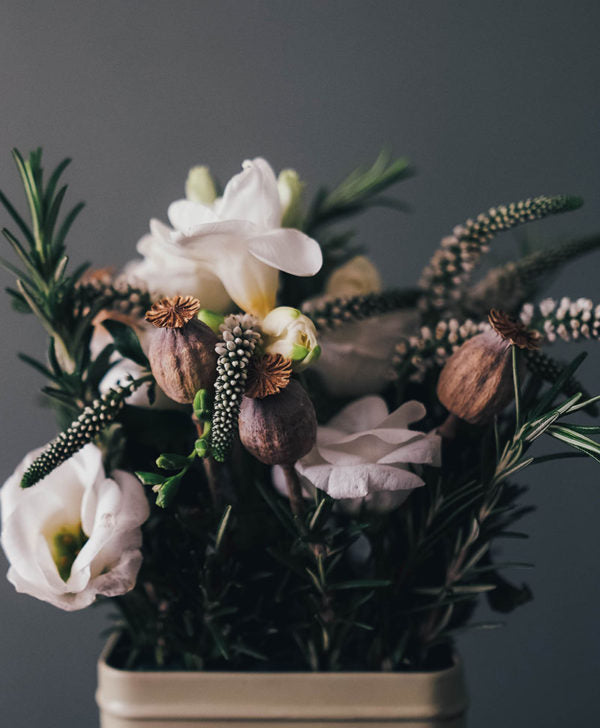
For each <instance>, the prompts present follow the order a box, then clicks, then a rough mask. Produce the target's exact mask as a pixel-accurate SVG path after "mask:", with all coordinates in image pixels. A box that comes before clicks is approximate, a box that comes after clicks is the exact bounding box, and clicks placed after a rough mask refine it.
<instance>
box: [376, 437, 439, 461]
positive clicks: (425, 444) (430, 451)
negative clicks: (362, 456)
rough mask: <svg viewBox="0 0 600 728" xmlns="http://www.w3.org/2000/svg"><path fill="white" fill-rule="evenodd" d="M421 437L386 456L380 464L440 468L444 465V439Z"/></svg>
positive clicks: (381, 459)
mask: <svg viewBox="0 0 600 728" xmlns="http://www.w3.org/2000/svg"><path fill="white" fill-rule="evenodd" d="M414 434H416V435H419V436H418V437H415V438H414V439H412V440H411V441H409V442H406V443H404V444H403V445H402V446H401V447H399V448H398V449H397V450H393V451H392V452H390V453H388V454H387V455H384V456H383V457H382V458H380V459H379V462H380V463H382V464H383V463H385V464H388V465H393V464H394V465H395V464H399V463H421V464H423V465H433V466H434V467H436V468H438V467H439V466H440V465H441V463H442V438H441V437H440V436H439V435H433V434H432V435H424V436H423V435H420V433H414Z"/></svg>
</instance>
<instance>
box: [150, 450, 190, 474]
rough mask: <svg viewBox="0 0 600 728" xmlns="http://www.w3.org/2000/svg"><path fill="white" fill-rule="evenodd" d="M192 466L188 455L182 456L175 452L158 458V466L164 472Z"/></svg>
mask: <svg viewBox="0 0 600 728" xmlns="http://www.w3.org/2000/svg"><path fill="white" fill-rule="evenodd" d="M189 464H190V458H189V456H187V455H180V454H179V453H175V452H165V453H161V454H160V455H159V456H158V457H157V458H156V466H157V467H159V468H162V469H163V470H178V469H179V468H185V467H186V466H188V465H189Z"/></svg>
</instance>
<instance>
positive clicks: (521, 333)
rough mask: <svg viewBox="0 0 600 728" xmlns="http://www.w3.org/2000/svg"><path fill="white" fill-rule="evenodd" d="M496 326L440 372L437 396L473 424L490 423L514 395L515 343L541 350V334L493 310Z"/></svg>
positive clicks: (468, 344) (456, 354)
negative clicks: (513, 367)
mask: <svg viewBox="0 0 600 728" xmlns="http://www.w3.org/2000/svg"><path fill="white" fill-rule="evenodd" d="M489 321H490V324H491V326H492V328H491V329H490V330H489V331H485V332H484V333H482V334H478V335H477V336H474V337H473V338H472V339H469V340H468V341H466V342H465V343H464V344H463V345H462V346H461V347H460V348H459V349H457V350H456V351H455V352H454V354H452V356H451V357H450V358H449V359H448V361H447V362H446V364H445V366H444V368H443V369H442V371H441V373H440V378H439V381H438V385H437V395H438V398H439V400H440V402H441V403H442V404H443V405H444V407H446V409H447V410H448V411H449V412H451V413H452V414H454V415H456V416H457V417H460V418H461V419H463V420H465V421H466V422H470V423H471V424H473V425H482V424H485V423H486V422H490V421H491V420H492V419H493V418H494V416H495V415H497V414H499V413H500V412H501V411H502V410H503V409H504V408H505V407H506V406H507V405H508V404H509V403H510V402H511V401H512V400H513V397H514V383H513V372H512V351H511V346H512V345H513V344H514V345H515V346H517V347H519V348H521V349H537V348H538V346H539V339H540V335H539V334H538V332H536V331H528V330H527V329H526V328H525V326H524V325H523V324H522V323H520V322H517V321H513V320H512V319H511V318H510V317H509V316H508V315H507V314H504V313H502V312H500V311H494V310H492V311H491V312H490V316H489Z"/></svg>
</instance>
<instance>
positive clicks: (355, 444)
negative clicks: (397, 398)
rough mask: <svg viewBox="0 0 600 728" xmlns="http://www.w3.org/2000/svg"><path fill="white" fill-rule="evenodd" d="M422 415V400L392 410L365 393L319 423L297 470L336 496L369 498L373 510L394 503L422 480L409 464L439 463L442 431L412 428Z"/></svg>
mask: <svg viewBox="0 0 600 728" xmlns="http://www.w3.org/2000/svg"><path fill="white" fill-rule="evenodd" d="M424 416H425V407H423V405H422V404H421V403H420V402H415V401H411V402H406V403H405V404H403V405H402V406H401V407H399V408H398V409H397V410H395V411H394V412H392V413H391V414H388V410H387V405H386V404H385V402H384V400H383V399H382V398H381V397H373V396H371V397H363V398H362V399H359V400H356V401H355V402H353V403H352V404H350V405H348V406H347V407H345V408H344V409H343V410H342V411H341V412H340V413H339V414H338V415H336V416H335V417H334V418H333V419H332V420H330V421H329V422H328V423H327V425H326V426H323V427H319V428H318V430H317V442H316V445H315V447H314V448H313V449H312V450H311V451H310V452H309V453H308V455H306V456H305V457H303V458H301V459H300V460H299V461H298V462H297V463H296V470H297V471H298V473H299V474H300V476H301V477H302V478H303V479H304V480H305V481H308V482H309V483H310V484H312V485H313V486H315V487H316V488H319V489H321V490H323V491H325V492H326V493H328V494H329V495H330V496H331V497H332V498H336V499H338V498H351V499H356V498H370V499H371V500H372V506H373V508H374V509H375V510H386V509H388V508H390V507H396V506H398V505H400V503H402V502H403V501H404V500H405V499H406V498H407V497H408V495H409V493H410V491H411V490H413V489H414V488H418V487H419V486H421V485H423V484H424V481H423V479H422V478H421V477H419V475H417V474H416V473H415V472H413V471H412V470H411V469H410V466H411V465H433V466H436V467H439V465H440V463H441V438H440V437H439V435H435V434H425V433H423V432H418V431H415V430H409V429H408V425H409V424H411V423H412V422H417V421H418V420H421V419H423V417H424Z"/></svg>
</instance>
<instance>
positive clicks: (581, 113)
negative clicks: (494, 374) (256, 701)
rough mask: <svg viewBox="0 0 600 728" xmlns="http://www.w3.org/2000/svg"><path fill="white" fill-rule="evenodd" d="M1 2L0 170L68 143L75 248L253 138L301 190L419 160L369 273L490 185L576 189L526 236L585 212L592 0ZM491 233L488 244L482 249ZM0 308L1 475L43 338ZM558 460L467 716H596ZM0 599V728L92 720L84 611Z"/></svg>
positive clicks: (521, 549) (90, 255)
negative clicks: (517, 600) (30, 363)
mask: <svg viewBox="0 0 600 728" xmlns="http://www.w3.org/2000/svg"><path fill="white" fill-rule="evenodd" d="M0 21H1V22H0V100H1V103H2V119H3V123H2V127H1V128H0V186H1V188H2V189H3V190H4V191H6V192H8V193H10V196H14V195H15V194H17V192H18V186H17V182H16V175H15V172H14V169H13V167H12V163H11V160H10V155H9V150H10V148H11V146H13V145H17V146H19V147H21V148H22V149H24V150H27V149H28V148H31V147H33V146H35V145H38V144H42V145H43V146H44V148H45V149H46V153H47V159H48V163H49V164H50V163H55V162H56V161H58V159H59V158H60V157H62V156H64V155H71V156H72V157H74V159H75V163H74V164H73V167H72V169H71V170H70V171H69V174H68V179H69V180H70V182H71V185H72V191H73V192H72V195H73V196H72V198H71V199H72V200H73V201H75V200H76V199H79V198H84V199H85V200H87V202H88V207H87V209H86V211H85V213H84V215H83V216H82V218H81V220H80V222H79V223H78V225H77V226H76V228H75V230H74V233H73V235H72V237H71V241H70V243H71V245H70V247H71V251H72V257H73V259H74V260H75V261H77V262H80V261H82V260H84V259H93V260H94V261H95V262H96V263H98V264H111V263H119V264H120V263H123V262H125V261H126V260H127V259H128V258H130V257H132V256H133V252H134V244H135V242H136V240H137V239H138V238H139V237H140V236H141V235H142V234H143V233H144V232H145V231H146V229H147V222H148V219H149V218H150V217H151V216H159V217H163V218H164V217H165V213H166V207H167V205H168V203H169V202H171V201H172V200H173V199H175V198H176V197H178V196H180V195H181V194H182V187H183V180H184V178H185V174H186V171H187V169H188V167H189V166H191V165H192V164H195V163H200V162H207V163H209V164H210V165H211V166H212V168H213V169H214V170H215V172H217V173H218V174H219V176H220V177H221V178H222V179H227V178H228V177H229V176H230V175H231V174H233V173H235V172H236V171H237V170H238V167H239V164H240V162H241V161H242V159H244V158H246V157H250V156H254V155H258V154H260V155H264V156H265V157H266V158H267V159H269V160H270V161H271V163H272V164H273V166H274V167H275V168H276V169H278V168H281V167H283V166H294V167H296V168H297V169H298V170H299V171H300V173H301V175H302V176H303V178H305V179H306V180H307V181H308V182H309V183H310V184H312V185H313V189H314V185H316V184H317V183H319V182H321V181H330V182H334V181H336V180H337V179H339V177H340V176H341V175H342V174H344V173H345V172H346V171H348V170H349V169H350V168H352V167H353V165H356V164H357V163H359V162H365V161H369V160H370V159H372V158H373V156H374V155H375V154H376V153H377V151H378V150H379V149H380V147H381V146H382V145H388V146H389V147H390V148H391V149H393V150H394V152H395V153H398V154H406V155H409V156H410V157H411V158H412V159H413V160H414V162H415V164H416V165H417V167H418V169H419V175H418V177H417V178H416V179H414V180H412V181H410V182H407V183H405V184H404V186H403V187H402V189H401V193H402V195H403V196H404V197H405V199H407V200H408V201H410V203H411V204H412V205H413V206H414V210H415V211H414V213H413V214H412V215H410V216H399V215H397V214H396V213H392V212H385V211H381V212H378V213H373V214H372V215H370V217H369V218H368V219H367V220H365V222H364V223H363V224H362V225H361V237H362V239H363V241H364V242H365V243H368V244H369V245H370V246H371V250H372V251H373V256H374V258H375V259H376V261H377V262H378V263H379V264H380V265H381V266H382V268H383V269H384V271H385V279H386V282H387V283H389V284H392V283H393V284H410V283H412V282H413V281H414V280H415V277H416V276H417V275H418V272H419V271H420V269H421V268H422V266H423V264H424V263H425V262H426V260H427V259H428V257H429V255H430V253H431V251H432V250H433V247H434V246H435V245H436V244H437V242H438V240H439V238H440V237H441V236H442V235H443V234H445V233H446V232H447V231H448V230H450V229H451V227H452V226H453V225H454V224H456V223H458V222H461V221H462V220H463V219H464V218H466V217H467V216H469V215H471V214H474V213H477V212H479V211H480V210H483V209H486V208H487V207H489V206H490V205H491V204H495V203H498V202H507V201H510V200H513V199H518V198H520V197H523V196H528V195H534V194H540V193H544V192H549V193H557V192H570V193H579V194H582V195H583V196H584V197H585V198H586V202H587V204H586V206H585V208H584V209H583V210H582V211H579V212H577V213H574V214H572V215H570V216H565V217H563V218H561V219H560V220H559V219H557V220H553V221H546V222H544V223H541V224H538V225H537V227H536V228H535V232H536V233H539V234H540V235H543V236H545V237H547V238H548V240H552V239H554V238H556V237H557V236H559V235H561V234H569V233H575V232H577V233H584V232H591V231H594V230H598V229H600V215H599V213H598V192H599V185H598V169H599V167H600V153H599V145H598V131H599V125H598V122H599V109H600V107H599V103H598V88H600V68H599V63H598V61H599V54H598V41H597V34H598V23H599V21H600V6H599V5H598V3H597V2H595V1H593V0H590V1H589V2H583V1H576V2H571V3H563V2H558V1H557V2H550V1H549V0H546V2H516V1H514V0H510V1H509V0H504V2H502V3H499V2H497V3H495V2H487V3H482V2H481V1H477V0H469V1H468V2H466V1H464V0H463V2H447V1H444V0H440V1H437V2H434V1H425V2H407V1H405V0H395V1H394V0H390V1H383V0H380V1H373V0H371V1H370V2H357V1H354V0H345V1H341V0H339V1H338V0H335V1H334V0H329V1H318V0H301V1H300V2H299V1H298V0H295V1H294V2H291V1H280V2H273V1H271V2H269V1H262V2H250V1H248V0H246V1H242V0H238V1H237V2H234V1H233V0H221V1H220V2H192V1H191V0H188V1H187V2H183V1H181V2H167V1H166V0H164V1H162V2H161V1H151V2H150V1H148V0H146V1H144V2H142V1H141V0H140V1H137V2H125V1H122V2H116V1H115V0H104V1H103V2H101V3H92V2H87V3H82V2H63V1H60V2H55V3H47V2H43V1H40V2H31V1H29V2H24V1H23V0H21V1H19V2H17V1H16V0H10V1H9V2H7V1H6V0H5V1H4V2H3V3H2V12H1V15H0ZM2 224H6V216H4V220H3V221H2ZM512 250H514V242H512V241H511V239H510V238H507V237H506V236H504V237H503V238H501V239H500V240H498V243H497V246H496V248H495V251H496V255H497V256H498V257H499V258H501V257H502V256H504V255H507V254H508V253H509V252H510V251H512ZM599 260H600V256H598V255H596V256H595V257H594V256H592V257H589V258H588V259H587V260H586V262H585V264H583V265H579V266H572V267H571V268H570V269H569V270H568V271H567V272H566V273H565V274H563V275H562V276H561V277H560V278H559V279H558V280H557V281H556V283H555V284H554V286H553V292H554V293H555V294H557V295H560V294H562V293H564V294H569V295H572V296H581V295H586V296H592V297H594V296H595V297H596V300H598V285H597V274H598V262H599ZM2 275H3V277H2V282H3V283H9V281H10V279H9V277H8V276H6V275H4V274H2ZM0 310H1V311H2V314H1V326H2V334H3V341H4V345H3V346H2V347H0V362H1V364H0V366H1V371H2V374H3V382H2V387H1V393H0V412H1V421H2V424H1V435H2V436H1V440H0V442H1V450H0V453H1V455H0V470H1V474H0V476H1V478H0V479H1V480H3V479H4V478H5V477H6V476H7V475H8V474H9V473H10V472H12V469H13V467H14V466H15V465H16V463H17V462H18V461H19V460H20V459H21V457H22V456H23V455H24V453H25V452H26V451H28V450H30V449H31V448H33V447H34V446H37V445H40V444H42V443H44V442H46V441H48V440H49V439H50V438H51V437H52V436H53V435H54V434H55V426H54V423H53V420H52V417H51V415H50V413H49V412H48V411H47V410H40V409H39V407H38V403H37V402H36V392H37V390H38V388H39V386H40V384H41V382H40V379H39V378H38V376H37V375H36V374H35V373H34V372H32V371H30V370H29V369H26V368H24V367H23V366H20V365H17V363H16V359H15V353H16V351H27V352H29V353H33V354H35V353H40V352H41V338H42V337H41V336H40V329H39V327H38V324H37V323H36V322H35V321H33V320H32V319H30V318H26V317H20V316H18V315H17V314H15V313H13V312H12V311H11V309H10V307H9V304H8V301H7V300H6V299H5V300H4V304H3V305H2V307H1V309H0ZM592 349H593V347H592ZM575 350H579V347H576V346H575V345H573V347H572V348H571V351H572V352H573V353H574V352H575ZM599 361H600V357H599V356H598V352H597V351H593V353H592V355H591V356H590V358H589V359H588V362H587V363H586V366H585V368H584V374H585V375H586V377H587V380H588V382H589V384H590V386H591V387H592V388H593V389H595V390H598V389H600V382H599V381H598V378H597V376H595V375H597V371H598V362H599ZM573 462H574V464H573ZM573 462H571V463H569V464H568V465H562V464H559V465H557V464H548V465H545V466H539V467H538V469H537V470H536V471H535V472H531V471H529V473H528V475H527V480H528V482H530V484H531V485H532V491H531V494H530V497H529V500H530V501H531V502H535V503H537V504H538V506H539V510H538V512H537V514H535V515H534V516H531V517H529V518H528V519H527V522H526V524H525V525H526V527H527V529H528V530H529V531H530V533H531V539H530V541H529V542H525V543H519V544H518V548H516V547H515V546H514V545H511V548H510V549H508V550H507V553H508V555H509V556H510V557H511V558H519V559H521V560H532V561H535V562H536V564H537V568H536V570H535V571H533V572H532V573H524V574H523V576H524V577H528V578H529V581H530V583H531V585H532V587H533V589H534V591H535V595H536V598H535V601H534V602H533V603H532V604H530V605H528V606H527V607H525V608H523V609H522V610H521V611H520V612H518V613H516V614H514V615H511V616H510V617H509V620H508V621H509V626H508V628H507V629H505V630H503V631H495V632H486V633H476V634H473V635H471V636H468V637H467V636H466V637H464V638H463V639H462V640H461V643H460V648H461V652H462V655H463V657H464V660H465V663H466V666H467V673H468V677H469V684H470V689H471V693H472V701H473V708H472V711H471V716H472V718H471V725H473V726H475V727H476V728H479V727H480V726H481V727H483V726H486V727H489V728H492V727H496V726H498V727H500V726H506V725H507V724H511V725H512V726H514V728H517V726H523V727H525V726H526V727H527V728H530V727H531V726H534V725H535V726H537V725H540V726H542V725H543V726H546V727H547V728H550V727H551V726H557V727H558V726H564V725H584V724H587V725H589V724H590V723H591V721H592V715H595V712H596V711H595V709H596V707H597V705H598V697H597V684H596V683H597V676H598V671H599V668H600V639H599V637H598V626H597V625H598V620H597V609H598V600H599V597H600V588H599V578H598V571H599V569H600V567H599V566H598V560H597V558H596V554H597V553H598V547H599V545H600V534H599V533H598V531H597V527H596V524H597V523H598V519H599V518H600V492H599V490H598V470H597V466H596V467H594V464H592V463H584V462H580V461H573ZM0 561H1V562H2V570H4V564H5V562H4V559H3V557H2V558H0ZM514 576H515V577H516V578H519V577H520V576H521V574H515V575H514ZM0 599H1V607H0V615H1V619H0V695H1V698H0V701H1V702H0V705H1V708H0V716H1V722H2V724H3V725H6V726H11V727H15V728H16V727H19V726H40V727H41V726H47V725H51V726H54V725H61V726H65V727H66V726H73V727H75V726H78V727H81V726H93V725H95V721H96V718H95V706H94V702H93V690H94V682H95V676H94V669H95V659H96V656H97V653H98V651H99V648H100V645H101V640H100V638H99V636H98V634H99V632H100V630H101V629H102V628H103V627H104V626H105V623H106V622H105V615H104V614H103V613H101V612H100V611H94V610H87V611H85V612H82V613H76V614H71V615H69V614H63V613H61V612H58V611H57V610H55V609H54V608H52V607H49V606H47V605H45V604H42V603H39V602H36V601H35V600H33V599H31V598H29V597H26V596H20V595H17V594H15V593H14V591H13V589H12V587H11V586H10V585H9V584H8V583H6V582H4V580H0ZM481 616H482V618H484V619H485V618H486V613H485V612H484V611H482V615H481Z"/></svg>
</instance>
